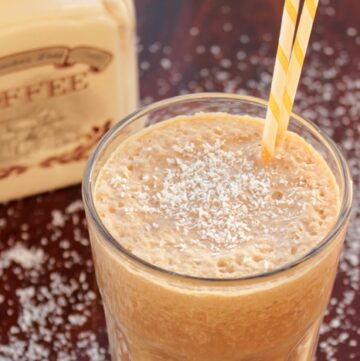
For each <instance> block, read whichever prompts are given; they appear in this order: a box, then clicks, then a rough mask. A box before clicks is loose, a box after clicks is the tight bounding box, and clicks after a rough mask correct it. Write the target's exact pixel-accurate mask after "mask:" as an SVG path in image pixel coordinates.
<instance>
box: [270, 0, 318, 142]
mask: <svg viewBox="0 0 360 361" xmlns="http://www.w3.org/2000/svg"><path fill="white" fill-rule="evenodd" d="M318 4H319V0H305V3H304V8H303V11H302V14H301V17H300V22H299V27H298V30H297V33H296V38H295V42H294V49H293V52H292V55H291V59H290V63H289V69H288V72H287V74H286V82H285V91H284V98H283V105H284V106H282V107H281V111H282V116H281V123H280V126H279V129H278V134H277V139H276V145H280V144H281V143H282V141H283V140H284V137H285V132H286V129H287V127H288V124H289V119H290V114H291V111H292V107H293V104H294V100H295V95H296V91H297V88H298V85H299V80H300V75H301V70H302V67H303V64H304V58H305V54H306V50H307V47H308V44H309V39H310V35H311V30H312V27H313V24H314V19H315V15H316V10H317V7H318Z"/></svg>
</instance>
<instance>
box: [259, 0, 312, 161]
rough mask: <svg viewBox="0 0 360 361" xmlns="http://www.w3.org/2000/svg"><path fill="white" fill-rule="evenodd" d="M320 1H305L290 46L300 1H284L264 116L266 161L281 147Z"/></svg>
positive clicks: (263, 142) (263, 148)
mask: <svg viewBox="0 0 360 361" xmlns="http://www.w3.org/2000/svg"><path fill="white" fill-rule="evenodd" d="M318 3H319V0H305V2H304V7H303V11H302V14H301V18H300V22H299V26H298V29H297V34H296V38H295V42H294V46H293V40H294V34H295V28H296V21H297V16H298V10H299V0H285V6H284V11H283V18H282V23H281V30H280V38H279V45H278V51H277V55H276V61H275V68H274V74H273V80H272V84H271V90H270V97H269V105H268V109H267V114H266V120H265V126H264V132H263V138H262V158H263V159H264V161H269V160H270V159H271V158H272V157H273V155H274V153H275V147H276V146H278V145H280V144H281V142H282V140H283V138H284V135H285V132H286V129H287V126H288V123H289V118H290V114H291V110H292V106H293V102H294V99H295V95H296V90H297V87H298V84H299V80H300V74H301V69H302V66H303V63H304V58H305V53H306V49H307V46H308V43H309V38H310V34H311V29H312V25H313V22H314V19H315V15H316V10H317V6H318Z"/></svg>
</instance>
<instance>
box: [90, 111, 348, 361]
mask: <svg viewBox="0 0 360 361" xmlns="http://www.w3.org/2000/svg"><path fill="white" fill-rule="evenodd" d="M262 130H263V120H261V119H257V118H252V117H248V116H238V115H230V114H226V113H198V114H196V115H192V116H179V117H176V118H173V119H170V120H167V121H164V122H162V123H160V124H157V125H154V126H151V127H149V128H147V129H145V130H143V131H141V132H139V133H137V134H135V135H132V136H130V137H129V138H127V139H126V140H125V141H123V142H122V143H121V144H119V145H118V146H117V148H116V149H115V150H113V151H112V152H111V154H110V155H109V157H108V159H107V161H106V162H105V164H104V165H102V168H101V169H100V171H99V175H98V177H97V181H96V184H95V187H94V202H95V207H96V210H97V213H98V215H99V217H100V219H101V221H102V223H103V224H104V226H105V227H106V228H107V230H108V231H109V233H110V234H111V235H112V237H113V238H114V239H115V240H116V241H117V242H118V245H119V247H121V248H122V249H123V250H125V252H119V251H118V250H117V249H115V247H112V246H111V245H110V244H109V243H108V242H105V241H104V240H103V239H102V237H101V236H100V234H99V233H98V231H97V230H96V229H95V227H92V226H91V225H90V235H91V241H92V248H93V255H94V259H95V266H96V272H97V280H98V283H99V287H100V290H101V293H102V297H103V300H104V305H105V313H106V318H107V325H108V330H109V337H110V344H111V351H112V357H113V360H114V361H125V360H133V361H285V360H294V361H300V360H302V361H310V360H311V359H312V354H313V348H314V345H315V344H316V341H317V340H316V338H317V332H318V328H319V324H320V322H321V318H322V314H323V310H324V309H325V307H326V304H327V302H328V298H329V295H330V292H331V289H332V284H333V280H334V277H335V272H336V265H337V262H338V256H339V253H340V249H341V246H342V241H343V237H344V234H340V236H339V237H338V239H336V240H335V241H333V242H332V244H331V245H329V246H328V247H327V249H326V250H325V251H323V252H319V253H318V254H317V255H315V256H313V257H312V258H311V259H309V260H308V261H303V262H301V263H300V264H298V265H296V266H293V267H290V268H289V269H287V270H285V271H283V272H280V273H276V274H274V275H271V272H273V271H276V270H278V269H279V268H281V267H285V266H286V265H287V264H289V263H291V262H294V261H296V260H299V259H301V258H302V257H303V256H304V255H306V254H307V253H309V252H310V251H311V250H312V249H314V248H316V247H317V245H318V244H319V242H321V241H322V240H323V239H324V238H325V236H326V235H327V233H328V232H329V230H330V229H331V228H332V227H333V226H334V223H335V222H336V219H337V217H338V213H339V207H340V196H339V189H338V185H337V183H336V181H335V177H334V175H333V173H332V172H331V170H330V168H329V167H328V165H327V163H326V162H325V160H324V159H323V158H322V157H321V155H320V154H319V153H318V152H317V151H316V150H315V149H314V148H313V147H312V146H310V145H309V144H308V143H307V142H306V141H305V140H304V139H303V138H302V137H300V136H299V135H297V134H295V133H292V132H287V134H286V138H285V141H284V144H283V146H282V147H281V148H280V149H278V151H277V153H276V156H275V158H274V159H273V160H272V162H271V163H268V164H264V163H263V162H262V161H261V159H260V143H261V136H262ZM343 233H344V232H343ZM126 252H127V253H128V255H126V254H125V253H126ZM129 255H130V256H129ZM131 256H132V257H131ZM135 258H138V259H140V260H142V261H141V262H139V261H137V260H136V259H135ZM146 263H147V264H150V265H152V266H154V267H149V266H148V265H146ZM163 270H165V271H166V272H164V271H163ZM264 273H266V274H268V276H267V277H266V279H265V280H264V279H263V278H262V279H260V278H256V277H255V276H256V275H260V274H264ZM179 275H181V276H179ZM239 278H246V279H244V280H240V281H239V280H236V279H239ZM209 279H212V280H209ZM230 279H233V280H230ZM225 280H226V281H225Z"/></svg>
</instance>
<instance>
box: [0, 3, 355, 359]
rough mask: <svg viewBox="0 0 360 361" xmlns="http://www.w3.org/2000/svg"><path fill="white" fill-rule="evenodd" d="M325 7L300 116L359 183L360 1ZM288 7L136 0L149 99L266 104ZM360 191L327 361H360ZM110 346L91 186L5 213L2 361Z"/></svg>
mask: <svg viewBox="0 0 360 361" xmlns="http://www.w3.org/2000/svg"><path fill="white" fill-rule="evenodd" d="M320 2H321V5H320V8H319V14H318V17H317V20H316V25H315V31H314V34H313V36H312V39H311V45H310V50H309V53H308V56H307V60H306V64H305V68H304V73H303V77H302V81H301V85H300V90H299V93H298V96H297V100H296V106H295V108H296V111H298V112H300V113H301V114H303V115H304V116H306V117H307V118H309V119H311V120H313V121H314V122H316V123H317V124H319V125H320V126H322V127H323V128H324V129H325V130H326V131H327V132H328V133H329V134H330V135H331V136H332V137H333V138H334V139H335V140H336V141H337V142H338V144H340V145H341V146H342V149H343V150H344V152H345V154H346V156H347V158H348V159H349V161H350V165H351V168H352V172H353V176H354V181H355V185H356V186H358V185H359V181H360V160H359V159H360V79H359V71H360V69H359V64H360V52H359V48H360V29H359V28H358V27H357V25H358V24H359V20H360V2H359V0H321V1H320ZM282 3H283V1H280V0H222V1H219V0H197V1H194V0H167V1H164V0H137V1H136V5H137V10H138V33H139V47H138V52H139V58H140V60H139V67H140V82H141V99H142V102H143V103H144V104H146V103H150V102H153V101H155V100H158V99H162V98H166V97H170V96H174V95H177V94H183V93H190V92H198V91H225V92H237V93H244V94H251V95H256V96H260V97H263V98H266V97H267V95H268V92H269V86H270V81H271V72H272V68H273V63H274V54H275V49H276V39H277V38H278V32H279V26H280V18H281V10H282ZM355 194H356V197H355V198H356V199H355V210H354V212H353V219H352V223H351V225H350V229H349V232H348V236H347V240H346V246H345V250H344V253H343V257H342V260H341V265H340V271H339V274H338V277H337V280H336V284H335V288H334V292H333V295H332V297H331V301H330V305H329V308H328V311H327V315H326V318H325V324H324V325H323V327H322V330H321V337H320V344H319V349H318V352H317V359H318V360H319V361H325V360H326V361H347V360H360V291H359V288H360V280H359V279H360V262H359V259H360V210H359V203H360V199H359V192H356V193H355ZM107 343H108V341H107V336H106V331H105V325H104V316H103V311H102V308H101V301H100V299H99V295H98V291H97V286H96V282H95V279H94V270H93V264H92V261H91V253H90V247H89V241H88V235H87V230H86V222H85V219H84V213H83V209H82V203H81V195H80V187H79V186H75V187H71V188H67V189H63V190H59V191H57V192H53V193H49V194H43V195H39V196H36V197H32V198H28V199H25V200H20V201H15V202H11V203H9V204H6V205H2V206H0V361H25V360H26V361H34V360H59V361H60V360H61V361H68V360H69V361H70V360H77V361H80V360H90V361H102V360H109V356H108V354H107ZM169 361H171V360H169ZM219 361H220V360H219ZM259 361H260V360H259Z"/></svg>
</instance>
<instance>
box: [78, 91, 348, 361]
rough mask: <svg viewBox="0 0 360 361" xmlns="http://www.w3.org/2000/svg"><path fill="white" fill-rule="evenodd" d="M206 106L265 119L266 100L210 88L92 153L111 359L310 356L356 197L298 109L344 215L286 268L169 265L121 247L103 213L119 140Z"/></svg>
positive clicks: (256, 360)
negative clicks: (100, 194) (219, 274)
mask: <svg viewBox="0 0 360 361" xmlns="http://www.w3.org/2000/svg"><path fill="white" fill-rule="evenodd" d="M199 111H203V112H218V111H225V112H227V113H230V114H241V115H244V114H247V115H250V116H255V117H262V118H264V117H265V112H266V102H264V101H262V100H260V99H257V98H251V97H244V96H238V95H227V94H212V93H207V94H194V95H188V96H182V97H176V98H172V99H168V100H164V101H161V102H158V103H155V104H153V105H150V106H148V107H146V108H144V109H141V110H139V111H137V112H135V113H133V114H132V115H130V116H129V117H127V118H125V119H123V120H122V121H120V122H119V123H117V124H116V125H115V126H114V127H113V128H112V129H111V130H110V131H109V132H108V133H107V134H106V135H105V137H104V138H103V139H102V140H101V141H100V143H99V145H98V146H97V148H96V149H95V151H94V153H93V154H92V156H91V158H90V160H89V163H88V166H87V169H86V172H85V176H84V181H83V198H84V202H85V209H86V214H87V219H88V223H89V231H90V238H91V245H92V252H93V257H94V262H95V269H96V276H97V282H98V285H99V288H100V292H101V295H102V299H103V303H104V309H105V315H106V322H107V327H108V333H109V339H110V348H111V354H112V358H113V361H125V360H126V361H128V360H132V361H290V360H292V361H309V360H313V357H314V352H315V349H316V345H317V339H318V333H319V327H320V324H321V321H322V318H323V314H324V311H325V309H326V306H327V303H328V300H329V296H330V293H331V290H332V287H333V283H334V278H335V275H336V269H337V265H338V261H339V255H340V252H341V249H342V245H343V241H344V236H345V232H346V228H347V225H348V221H349V214H350V209H351V202H352V182H351V176H350V173H349V169H348V166H347V164H346V162H345V160H344V158H343V156H342V155H341V153H340V152H339V150H338V148H337V147H336V145H335V144H334V143H333V142H332V141H331V140H330V139H329V138H328V137H327V136H326V135H325V134H324V133H323V132H322V131H321V130H320V129H319V128H317V127H316V126H315V125H314V124H312V123H311V122H309V121H307V120H305V119H303V118H301V117H300V116H297V115H295V114H293V115H292V118H291V121H290V125H289V128H290V130H292V131H294V132H297V133H298V134H300V135H301V136H303V137H304V138H305V139H306V140H307V141H308V142H309V143H311V144H312V145H313V146H314V148H315V149H317V151H318V152H319V153H320V154H322V156H323V157H324V159H325V160H326V162H327V163H328V165H329V167H330V168H331V170H332V171H333V173H334V175H335V177H336V180H337V182H338V185H339V189H340V196H341V208H340V213H339V216H338V219H337V221H336V224H335V225H334V227H333V228H332V229H331V230H330V231H329V233H328V235H327V236H326V237H325V238H324V239H321V240H319V244H318V246H317V247H316V248H315V249H313V250H311V251H310V252H309V253H308V254H306V255H305V256H304V257H302V258H301V259H299V260H297V261H295V262H291V263H288V264H286V265H284V266H283V267H281V268H279V269H276V270H274V271H271V272H268V273H263V274H257V275H253V276H250V277H248V276H247V277H243V278H228V279H210V278H199V277H190V276H185V275H181V274H176V273H173V272H169V271H167V270H164V269H161V268H159V267H156V266H154V265H152V264H149V263H147V262H146V261H144V260H142V259H139V258H137V257H136V256H134V255H133V254H131V253H129V252H128V251H127V250H126V249H124V248H123V247H122V245H121V244H119V243H118V242H117V241H116V239H114V238H113V237H112V236H111V234H110V233H109V231H108V230H107V229H106V227H105V226H104V224H103V223H102V222H101V220H100V218H99V216H98V214H97V212H96V207H95V204H94V198H93V192H94V186H95V184H96V179H97V176H98V174H99V170H100V169H101V167H102V166H103V165H104V163H105V162H106V161H107V159H108V157H109V154H111V152H112V151H113V150H114V149H115V148H116V147H117V146H118V145H119V144H120V143H121V142H123V141H124V140H125V139H126V138H127V137H129V136H130V135H131V134H134V133H136V132H138V131H140V130H141V129H142V128H144V127H147V126H149V125H150V124H153V123H157V122H161V121H164V120H167V119H169V118H171V117H174V116H177V115H184V114H187V115H190V114H194V113H197V112H199Z"/></svg>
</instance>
